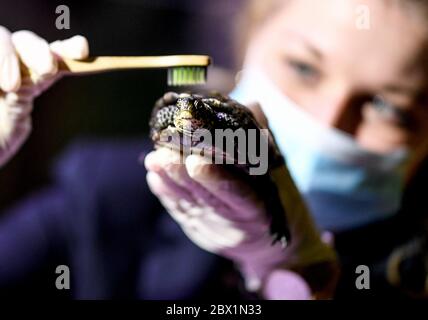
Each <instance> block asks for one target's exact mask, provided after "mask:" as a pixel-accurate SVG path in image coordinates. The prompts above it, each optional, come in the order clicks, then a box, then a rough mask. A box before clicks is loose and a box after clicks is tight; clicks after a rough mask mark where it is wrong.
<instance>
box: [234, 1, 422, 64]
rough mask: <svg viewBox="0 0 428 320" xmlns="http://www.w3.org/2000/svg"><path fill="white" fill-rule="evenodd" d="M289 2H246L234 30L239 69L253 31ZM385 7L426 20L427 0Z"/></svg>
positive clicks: (236, 61) (395, 2)
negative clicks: (401, 10) (398, 8)
mask: <svg viewBox="0 0 428 320" xmlns="http://www.w3.org/2000/svg"><path fill="white" fill-rule="evenodd" d="M289 1H291V0H247V1H246V3H245V5H244V7H243V9H242V10H241V13H240V15H239V16H238V17H237V23H236V28H235V30H234V39H235V50H234V51H235V65H236V66H237V67H238V68H239V67H241V66H242V62H243V59H244V56H245V51H246V49H247V46H248V43H249V41H250V38H251V36H252V35H253V34H254V32H255V30H257V28H258V27H260V26H261V25H262V24H263V23H264V22H265V21H266V20H267V19H268V18H269V17H270V16H271V14H272V13H273V12H275V11H276V10H275V9H278V8H279V7H281V6H282V5H284V4H285V3H287V2H289ZM383 1H384V2H385V3H386V4H387V5H393V4H399V5H401V6H402V8H403V9H405V11H407V12H409V13H411V14H415V15H417V16H419V17H422V18H423V19H425V20H426V19H427V18H428V0H383Z"/></svg>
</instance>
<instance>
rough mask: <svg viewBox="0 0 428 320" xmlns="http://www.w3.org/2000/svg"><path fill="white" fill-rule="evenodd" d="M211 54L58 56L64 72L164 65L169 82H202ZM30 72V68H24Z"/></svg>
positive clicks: (185, 84) (96, 71) (24, 71)
mask: <svg viewBox="0 0 428 320" xmlns="http://www.w3.org/2000/svg"><path fill="white" fill-rule="evenodd" d="M210 64H211V58H210V57H209V56H204V55H169V56H124V57H118V56H100V57H90V58H87V59H84V60H72V59H62V60H59V66H58V67H59V70H60V72H62V73H64V74H71V75H72V74H88V73H99V72H108V71H113V70H124V69H147V68H151V69H153V68H159V69H162V68H167V69H168V79H167V82H168V85H169V86H187V85H199V84H204V83H205V82H206V79H207V67H208V66H209V65H210ZM23 74H27V75H30V76H31V71H29V70H28V69H25V67H24V70H23Z"/></svg>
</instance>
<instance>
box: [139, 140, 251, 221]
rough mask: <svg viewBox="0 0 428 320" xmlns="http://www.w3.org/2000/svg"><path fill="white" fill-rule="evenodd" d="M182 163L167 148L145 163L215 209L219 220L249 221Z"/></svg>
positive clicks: (150, 155)
mask: <svg viewBox="0 0 428 320" xmlns="http://www.w3.org/2000/svg"><path fill="white" fill-rule="evenodd" d="M181 162H182V160H181V159H180V155H179V154H178V153H177V152H175V151H172V150H169V149H167V148H159V149H158V150H156V151H153V152H151V153H149V154H148V155H147V156H146V158H145V161H144V163H145V165H146V168H147V169H148V170H153V171H155V172H165V173H166V174H167V175H168V177H169V178H170V179H171V180H172V181H174V183H175V184H176V185H178V186H181V188H182V189H183V190H186V192H187V193H188V194H192V195H194V199H195V201H196V202H197V203H198V204H200V205H201V206H206V207H209V208H212V209H214V210H215V212H216V213H217V215H218V216H219V217H218V218H219V219H221V217H223V218H226V219H228V220H229V221H235V222H236V223H238V222H240V221H245V220H246V219H247V218H246V217H243V216H242V213H241V210H236V208H230V207H229V206H228V204H227V203H225V202H224V201H223V199H222V198H220V197H218V196H217V195H215V194H213V193H211V192H210V191H209V190H207V189H206V188H204V187H203V186H201V185H200V184H199V183H198V182H197V181H195V180H194V179H193V178H191V177H190V176H189V174H188V172H187V168H186V167H185V166H184V165H183V164H181ZM213 218H214V217H213ZM216 223H218V222H216Z"/></svg>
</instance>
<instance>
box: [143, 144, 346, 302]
mask: <svg viewBox="0 0 428 320" xmlns="http://www.w3.org/2000/svg"><path fill="white" fill-rule="evenodd" d="M179 157H180V156H179V155H178V154H177V153H176V152H173V151H171V150H168V149H166V148H160V149H158V150H156V151H153V152H151V153H149V154H148V155H147V156H146V158H145V166H146V168H147V170H148V174H147V181H148V184H149V187H150V188H151V190H152V192H153V193H154V194H155V195H156V196H157V197H158V198H159V199H160V201H161V202H162V204H163V205H164V207H165V208H166V209H167V210H168V212H169V213H170V214H171V216H172V217H173V218H174V219H175V220H176V221H177V222H178V223H179V225H180V226H181V227H182V229H183V231H184V232H185V233H186V235H187V236H188V237H189V238H190V239H191V240H192V241H193V242H194V243H196V244H197V245H198V246H200V247H201V248H203V249H205V250H207V251H210V252H212V253H216V254H219V255H221V256H224V257H226V258H229V259H231V260H233V261H234V262H235V263H236V265H237V267H238V268H239V269H240V271H241V272H242V274H243V276H244V279H245V281H246V286H247V289H248V290H250V291H257V292H259V293H261V294H262V295H264V297H265V298H268V299H309V298H329V297H331V295H332V293H333V291H334V286H335V284H336V279H337V275H338V267H337V264H336V256H335V253H334V251H333V249H332V248H331V247H330V246H329V245H328V244H326V243H324V242H323V241H322V240H321V237H320V235H319V233H318V231H317V230H316V228H315V226H314V224H313V223H312V220H311V218H310V216H309V213H308V211H307V210H306V206H305V205H304V204H303V201H302V199H301V197H300V194H299V193H298V191H297V189H296V188H295V186H294V184H293V183H292V180H291V177H290V176H289V175H288V171H287V170H286V169H285V168H284V171H283V172H282V173H283V174H284V177H285V178H284V181H283V183H282V185H281V186H279V187H280V188H281V192H284V194H285V195H286V197H287V198H288V199H289V200H290V201H287V205H288V208H286V211H287V213H288V216H287V220H288V222H289V225H290V230H291V236H292V242H291V245H290V246H289V247H287V248H286V249H282V247H281V245H280V244H279V243H277V244H276V245H274V246H272V245H271V242H272V240H271V237H270V235H269V233H268V230H269V219H268V218H267V217H268V215H267V213H266V212H265V207H264V205H263V199H260V198H259V197H258V195H257V194H256V193H255V192H254V191H253V190H252V189H251V188H250V186H248V185H246V184H244V183H243V182H242V181H240V180H238V179H237V178H235V177H234V176H233V175H232V174H231V173H229V172H227V171H225V170H224V168H222V167H221V166H219V165H215V164H210V163H207V162H206V160H205V159H204V158H203V157H200V156H197V155H190V156H188V157H187V158H186V160H185V164H180V158H179ZM314 275H318V276H319V277H318V278H317V277H316V279H313V276H314Z"/></svg>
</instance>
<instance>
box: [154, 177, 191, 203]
mask: <svg viewBox="0 0 428 320" xmlns="http://www.w3.org/2000/svg"><path fill="white" fill-rule="evenodd" d="M146 180H147V184H148V186H149V188H150V190H151V191H152V192H153V194H155V195H156V196H158V197H159V198H161V197H162V198H169V199H171V200H172V201H174V202H175V203H177V204H178V201H179V200H181V199H184V200H186V201H189V202H194V199H193V198H192V196H191V194H189V192H187V190H183V188H181V187H180V186H178V185H177V184H176V183H175V182H174V181H172V180H171V179H169V178H168V176H167V175H166V174H165V173H163V172H154V171H149V172H147V176H146ZM177 208H178V207H174V209H177Z"/></svg>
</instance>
